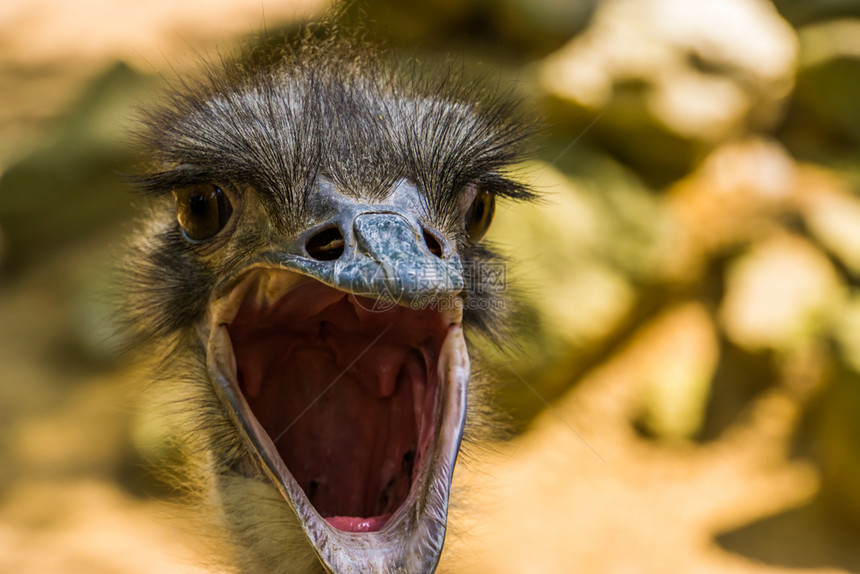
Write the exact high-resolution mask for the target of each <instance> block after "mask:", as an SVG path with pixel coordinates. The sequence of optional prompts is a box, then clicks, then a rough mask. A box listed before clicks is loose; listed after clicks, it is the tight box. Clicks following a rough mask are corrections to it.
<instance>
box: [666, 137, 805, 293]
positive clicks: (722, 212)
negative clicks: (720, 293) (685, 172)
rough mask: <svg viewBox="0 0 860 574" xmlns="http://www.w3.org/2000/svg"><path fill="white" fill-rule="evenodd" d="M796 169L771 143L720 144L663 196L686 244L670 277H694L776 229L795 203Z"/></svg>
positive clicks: (758, 141) (775, 143)
mask: <svg viewBox="0 0 860 574" xmlns="http://www.w3.org/2000/svg"><path fill="white" fill-rule="evenodd" d="M798 177H799V173H798V169H797V166H796V164H795V162H794V160H793V159H792V158H791V157H790V156H789V155H788V154H787V153H786V151H785V149H784V148H783V147H782V146H781V145H780V144H779V143H777V142H775V141H773V140H766V139H759V138H751V139H747V140H743V141H738V142H732V143H729V144H725V145H722V146H720V147H718V148H717V149H716V150H714V151H713V152H712V153H711V154H710V155H708V156H707V157H706V158H705V160H704V161H703V162H702V163H701V165H700V166H699V167H698V169H696V171H694V172H693V173H692V174H690V175H689V176H688V177H686V178H684V179H683V180H681V181H680V182H678V183H677V184H676V185H674V186H673V187H672V188H670V189H669V191H668V193H667V196H666V206H667V208H668V211H669V212H670V213H671V214H672V215H673V216H674V218H675V220H676V221H677V222H678V225H679V227H680V228H681V229H683V230H684V233H685V236H686V237H685V240H684V241H682V242H679V245H678V249H676V251H675V259H674V260H673V263H674V265H675V273H676V275H677V276H679V278H681V279H682V280H683V277H684V276H687V277H696V276H699V275H700V274H701V273H702V272H703V269H704V268H705V267H706V266H707V265H708V264H709V262H710V261H712V260H713V258H714V257H718V256H721V255H723V254H725V253H726V252H727V251H730V250H732V249H736V248H737V247H738V246H739V245H742V244H744V243H746V242H749V241H751V240H753V239H754V238H756V237H760V236H762V235H766V234H767V233H768V231H772V230H774V229H776V228H777V227H778V226H779V222H778V219H779V216H780V215H781V214H783V213H785V212H787V211H789V210H790V209H792V206H793V203H794V196H795V191H796V189H797V187H798Z"/></svg>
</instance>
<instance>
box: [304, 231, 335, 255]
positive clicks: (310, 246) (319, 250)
mask: <svg viewBox="0 0 860 574" xmlns="http://www.w3.org/2000/svg"><path fill="white" fill-rule="evenodd" d="M343 246H344V242H343V233H341V232H340V229H338V228H337V227H329V228H328V229H323V230H322V231H320V232H319V233H317V234H316V235H314V236H312V237H311V238H310V239H308V242H307V243H306V244H305V251H307V252H308V255H310V256H311V257H313V258H314V259H316V260H317V261H334V260H335V259H337V258H339V257H340V256H341V255H343Z"/></svg>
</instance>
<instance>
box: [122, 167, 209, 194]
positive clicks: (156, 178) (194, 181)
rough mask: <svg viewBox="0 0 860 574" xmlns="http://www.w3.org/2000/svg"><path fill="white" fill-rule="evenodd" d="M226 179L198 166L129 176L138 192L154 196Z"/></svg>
mask: <svg viewBox="0 0 860 574" xmlns="http://www.w3.org/2000/svg"><path fill="white" fill-rule="evenodd" d="M225 179H226V178H224V177H223V175H221V174H218V173H215V172H213V171H212V170H209V169H205V168H199V167H197V166H192V167H188V166H181V167H178V168H176V169H172V170H168V171H160V172H152V173H147V174H140V175H130V176H128V180H129V181H130V182H131V183H132V185H134V187H135V189H136V190H137V191H139V192H140V193H143V194H146V195H154V196H161V195H166V194H168V193H170V192H171V191H173V190H174V189H177V188H181V187H189V186H192V185H199V184H203V183H208V182H216V181H224V180H225Z"/></svg>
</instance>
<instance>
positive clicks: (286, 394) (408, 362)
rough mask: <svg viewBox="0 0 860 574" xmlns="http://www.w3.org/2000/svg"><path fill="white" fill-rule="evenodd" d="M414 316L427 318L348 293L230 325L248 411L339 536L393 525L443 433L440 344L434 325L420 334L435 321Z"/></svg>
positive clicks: (250, 316)
mask: <svg viewBox="0 0 860 574" xmlns="http://www.w3.org/2000/svg"><path fill="white" fill-rule="evenodd" d="M326 289H327V288H326ZM329 295H330V294H329ZM414 313H427V312H425V311H420V312H415V311H411V310H408V309H401V308H395V309H393V310H389V311H386V312H382V313H378V312H377V313H370V314H367V313H362V310H361V308H360V307H356V305H355V301H354V299H352V298H351V297H348V296H346V295H345V294H340V296H339V297H337V298H336V300H335V301H334V302H332V303H331V304H329V305H328V306H327V307H326V308H325V309H323V310H322V311H318V312H317V313H316V315H315V316H313V317H304V316H303V315H302V312H301V311H300V310H296V309H294V306H292V305H285V306H284V308H283V309H276V310H274V313H272V310H269V314H267V315H266V316H265V317H261V316H260V314H259V313H254V312H252V311H250V310H249V311H248V312H247V313H246V314H245V315H241V314H240V317H239V318H237V321H236V322H234V324H233V325H231V326H230V328H229V330H230V334H231V338H232V340H233V345H234V353H235V357H236V362H237V370H238V380H239V384H240V388H241V389H242V392H243V394H244V396H245V399H246V401H247V402H248V405H249V406H250V408H251V410H252V412H253V413H254V415H255V416H256V418H257V420H258V422H259V423H260V424H261V426H262V427H263V429H264V430H265V431H266V433H267V434H268V435H269V437H270V438H271V439H272V442H273V443H274V444H275V447H276V448H277V450H278V454H279V455H280V456H281V458H282V460H283V462H284V464H285V465H286V467H287V469H288V470H289V472H290V474H292V476H293V478H294V479H295V480H296V482H297V483H298V484H299V486H300V487H301V488H302V490H303V492H304V493H305V495H306V496H307V498H308V500H309V502H310V503H311V504H312V505H313V507H314V508H315V509H316V511H317V512H319V514H320V515H321V516H322V517H324V518H326V519H327V520H328V522H329V523H330V524H331V525H332V526H334V527H335V528H338V529H340V530H346V531H351V532H372V531H376V530H379V529H380V528H382V527H383V526H384V525H385V523H386V522H387V521H388V519H389V518H390V517H391V515H392V514H393V513H394V512H396V511H397V509H398V508H399V507H400V506H401V505H402V504H403V503H404V501H405V500H406V499H407V497H408V496H409V493H410V489H411V487H412V484H413V483H414V481H415V477H416V475H417V473H418V469H419V467H420V463H421V461H422V459H423V457H424V453H425V451H426V449H427V445H428V444H429V442H430V440H431V438H432V435H433V434H434V432H435V424H434V420H435V418H434V416H435V412H436V410H437V393H436V388H437V386H438V385H437V382H436V378H437V377H436V373H435V363H436V356H437V344H436V342H435V336H434V332H433V330H432V329H426V328H417V329H416V327H419V326H420V325H423V324H424V323H425V322H427V323H428V324H431V325H432V324H434V323H433V322H432V317H429V316H428V317H424V318H422V319H421V320H416V319H417V318H416V317H411V315H412V314H414Z"/></svg>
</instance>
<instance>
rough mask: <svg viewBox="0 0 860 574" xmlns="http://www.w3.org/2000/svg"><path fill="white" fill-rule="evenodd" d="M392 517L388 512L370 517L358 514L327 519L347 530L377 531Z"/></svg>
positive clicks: (339, 527) (330, 522)
mask: <svg viewBox="0 0 860 574" xmlns="http://www.w3.org/2000/svg"><path fill="white" fill-rule="evenodd" d="M389 518H391V513H390V512H388V513H386V514H383V515H381V516H371V517H370V518H360V517H357V516H329V517H328V518H326V521H327V522H328V523H329V524H331V525H332V526H334V527H335V528H337V529H338V530H343V531H346V532H376V531H377V530H379V529H380V528H382V527H383V526H385V523H386V522H388V519H389Z"/></svg>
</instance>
